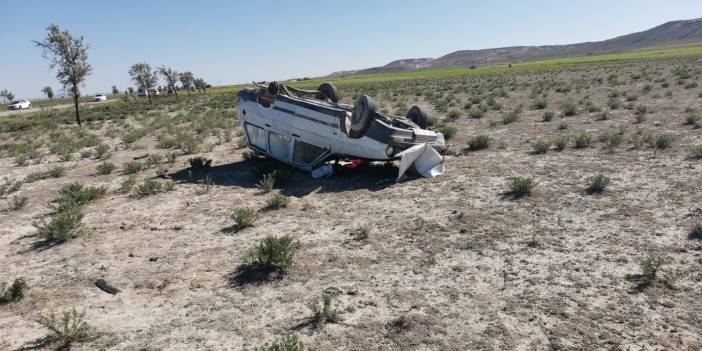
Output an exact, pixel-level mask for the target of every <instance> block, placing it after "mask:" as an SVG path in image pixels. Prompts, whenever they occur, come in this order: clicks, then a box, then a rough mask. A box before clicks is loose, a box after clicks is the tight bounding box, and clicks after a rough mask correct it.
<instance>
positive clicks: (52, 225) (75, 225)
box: [34, 208, 83, 243]
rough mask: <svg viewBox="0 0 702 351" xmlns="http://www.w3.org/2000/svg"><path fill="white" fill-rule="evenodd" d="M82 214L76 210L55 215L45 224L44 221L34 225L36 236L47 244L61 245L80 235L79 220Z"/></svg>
mask: <svg viewBox="0 0 702 351" xmlns="http://www.w3.org/2000/svg"><path fill="white" fill-rule="evenodd" d="M82 219H83V214H82V213H81V212H80V210H79V209H78V208H74V209H70V210H67V211H62V212H59V213H57V214H56V215H55V216H54V217H53V218H51V220H50V221H49V222H48V223H46V222H45V221H44V220H42V221H41V222H38V223H35V224H34V226H35V227H36V228H37V229H38V230H37V235H38V236H39V237H40V238H42V239H44V240H46V241H49V242H57V243H62V242H66V241H68V240H70V239H73V238H76V237H78V236H80V235H81V234H82V232H83V231H82V226H81V223H80V222H81V220H82Z"/></svg>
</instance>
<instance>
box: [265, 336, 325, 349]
mask: <svg viewBox="0 0 702 351" xmlns="http://www.w3.org/2000/svg"><path fill="white" fill-rule="evenodd" d="M252 351H314V350H312V349H306V348H305V345H304V344H303V343H302V341H300V340H299V339H298V338H297V336H295V335H293V334H287V335H285V336H283V337H282V338H280V339H278V340H276V341H274V342H273V343H271V344H265V345H263V346H259V347H256V348H254V349H253V350H252Z"/></svg>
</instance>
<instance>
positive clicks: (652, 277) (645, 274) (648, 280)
mask: <svg viewBox="0 0 702 351" xmlns="http://www.w3.org/2000/svg"><path fill="white" fill-rule="evenodd" d="M665 263H666V259H665V258H663V257H660V256H649V257H647V258H645V259H644V260H642V261H641V281H642V283H643V284H644V286H652V285H655V283H656V282H657V281H658V280H659V278H658V272H659V271H660V270H661V267H663V264H665Z"/></svg>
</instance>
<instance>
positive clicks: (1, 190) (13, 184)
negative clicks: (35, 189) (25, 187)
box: [0, 180, 22, 196]
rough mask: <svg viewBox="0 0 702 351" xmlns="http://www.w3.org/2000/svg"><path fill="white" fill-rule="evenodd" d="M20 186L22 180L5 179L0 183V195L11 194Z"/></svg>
mask: <svg viewBox="0 0 702 351" xmlns="http://www.w3.org/2000/svg"><path fill="white" fill-rule="evenodd" d="M21 187H22V182H21V181H19V180H17V181H7V180H6V181H5V182H4V183H3V184H2V185H0V196H4V195H6V194H12V193H14V192H16V191H18V190H20V188H21Z"/></svg>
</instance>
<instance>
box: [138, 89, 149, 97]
mask: <svg viewBox="0 0 702 351" xmlns="http://www.w3.org/2000/svg"><path fill="white" fill-rule="evenodd" d="M137 96H139V97H142V96H149V93H147V92H146V89H144V88H139V89H137Z"/></svg>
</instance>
